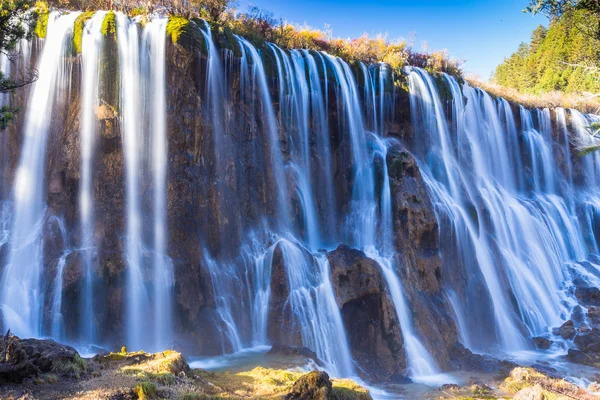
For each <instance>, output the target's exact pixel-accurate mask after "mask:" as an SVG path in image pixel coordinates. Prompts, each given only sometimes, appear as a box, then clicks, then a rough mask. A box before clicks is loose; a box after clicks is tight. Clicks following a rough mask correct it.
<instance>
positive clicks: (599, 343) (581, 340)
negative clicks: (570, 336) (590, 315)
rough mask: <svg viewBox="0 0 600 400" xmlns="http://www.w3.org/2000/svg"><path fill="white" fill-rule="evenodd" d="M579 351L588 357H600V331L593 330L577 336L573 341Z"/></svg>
mask: <svg viewBox="0 0 600 400" xmlns="http://www.w3.org/2000/svg"><path fill="white" fill-rule="evenodd" d="M573 342H574V343H575V345H577V347H578V348H579V350H581V351H583V352H585V353H586V354H588V355H591V356H595V357H598V356H600V329H598V328H594V329H592V330H591V331H589V332H587V333H581V334H578V335H577V336H576V337H575V339H574V340H573Z"/></svg>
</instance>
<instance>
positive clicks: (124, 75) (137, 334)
mask: <svg viewBox="0 0 600 400" xmlns="http://www.w3.org/2000/svg"><path fill="white" fill-rule="evenodd" d="M117 43H118V48H119V76H120V85H119V88H120V96H119V103H120V106H121V129H122V132H123V154H124V157H125V176H126V182H125V189H126V202H127V205H126V224H127V228H126V231H127V237H126V238H125V244H126V250H125V257H126V260H127V345H128V347H130V348H132V349H133V348H140V346H142V343H143V332H142V327H143V326H144V325H143V324H144V312H143V311H144V310H148V309H149V304H150V299H149V294H148V292H147V290H146V287H145V284H144V277H143V275H142V262H143V260H142V220H143V218H142V210H141V205H140V195H139V191H140V182H139V181H140V174H139V171H140V170H141V160H140V151H139V149H141V148H142V146H143V138H142V133H141V126H140V123H141V121H142V115H141V107H140V101H141V99H142V96H141V95H140V94H141V91H140V88H141V83H140V74H139V71H140V66H139V59H140V58H139V32H138V26H137V24H135V23H134V22H132V21H131V20H130V19H129V17H127V16H126V15H124V14H121V13H118V14H117Z"/></svg>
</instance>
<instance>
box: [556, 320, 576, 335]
mask: <svg viewBox="0 0 600 400" xmlns="http://www.w3.org/2000/svg"><path fill="white" fill-rule="evenodd" d="M558 332H559V334H560V336H561V337H562V338H563V339H573V338H574V337H575V334H576V331H575V324H574V323H573V321H571V320H568V321H567V322H565V323H564V324H562V325H561V326H560V328H559V330H558Z"/></svg>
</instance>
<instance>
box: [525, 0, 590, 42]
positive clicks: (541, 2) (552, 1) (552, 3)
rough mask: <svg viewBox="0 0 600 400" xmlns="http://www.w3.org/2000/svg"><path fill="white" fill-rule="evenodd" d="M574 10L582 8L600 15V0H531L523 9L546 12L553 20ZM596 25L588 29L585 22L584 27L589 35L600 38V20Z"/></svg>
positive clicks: (533, 12)
mask: <svg viewBox="0 0 600 400" xmlns="http://www.w3.org/2000/svg"><path fill="white" fill-rule="evenodd" d="M572 10H582V11H586V12H588V13H590V14H593V15H595V16H596V17H600V0H530V3H529V6H528V7H527V8H525V10H523V11H524V12H529V13H532V14H544V15H546V16H547V17H548V18H549V19H550V20H551V21H553V20H556V19H559V18H560V17H562V16H563V14H565V13H567V12H569V11H572ZM594 25H595V26H594V28H593V29H591V30H588V29H586V28H587V27H586V26H585V24H584V25H582V27H584V28H583V30H587V31H588V32H589V36H591V37H592V38H594V39H597V40H600V22H598V21H595V24H594Z"/></svg>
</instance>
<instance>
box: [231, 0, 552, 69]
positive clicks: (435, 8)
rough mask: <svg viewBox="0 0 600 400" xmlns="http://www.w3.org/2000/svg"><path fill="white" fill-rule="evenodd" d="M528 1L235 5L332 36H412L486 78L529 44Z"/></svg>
mask: <svg viewBox="0 0 600 400" xmlns="http://www.w3.org/2000/svg"><path fill="white" fill-rule="evenodd" d="M528 3H529V1H528V0H371V1H368V0H239V1H238V4H239V9H240V10H242V11H245V10H246V9H247V6H248V5H249V4H252V5H255V6H257V7H260V8H264V9H267V10H269V11H271V12H273V13H274V15H275V17H277V18H283V19H284V20H287V21H289V22H294V23H298V24H302V25H303V24H304V23H306V24H308V25H309V26H311V27H313V28H321V29H322V28H323V27H324V25H325V24H329V25H331V28H332V29H333V35H334V36H336V37H342V38H355V37H358V36H360V35H361V34H363V33H365V32H366V33H368V34H370V35H375V34H378V33H387V35H388V37H389V38H390V39H402V38H404V39H408V38H409V37H410V35H411V33H414V34H416V41H415V46H414V47H415V48H418V49H420V48H421V43H422V42H423V41H426V42H427V44H428V46H429V49H430V50H441V49H448V51H450V53H451V54H452V55H453V56H454V57H456V58H459V59H462V60H466V63H465V64H464V69H465V71H466V72H467V73H476V74H478V75H479V76H480V77H481V78H483V79H487V78H489V76H490V74H491V73H492V71H493V70H494V68H495V67H496V65H498V64H499V63H500V62H501V61H502V60H503V58H504V57H507V56H509V55H510V54H511V53H512V52H513V51H515V50H516V49H517V47H518V45H519V43H521V42H523V41H529V38H530V36H531V32H532V31H533V29H535V27H536V26H538V25H539V24H544V25H547V20H546V19H545V18H544V17H543V16H535V17H533V16H532V15H530V14H525V13H523V12H522V10H523V9H524V8H525V7H526V6H527V5H528Z"/></svg>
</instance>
